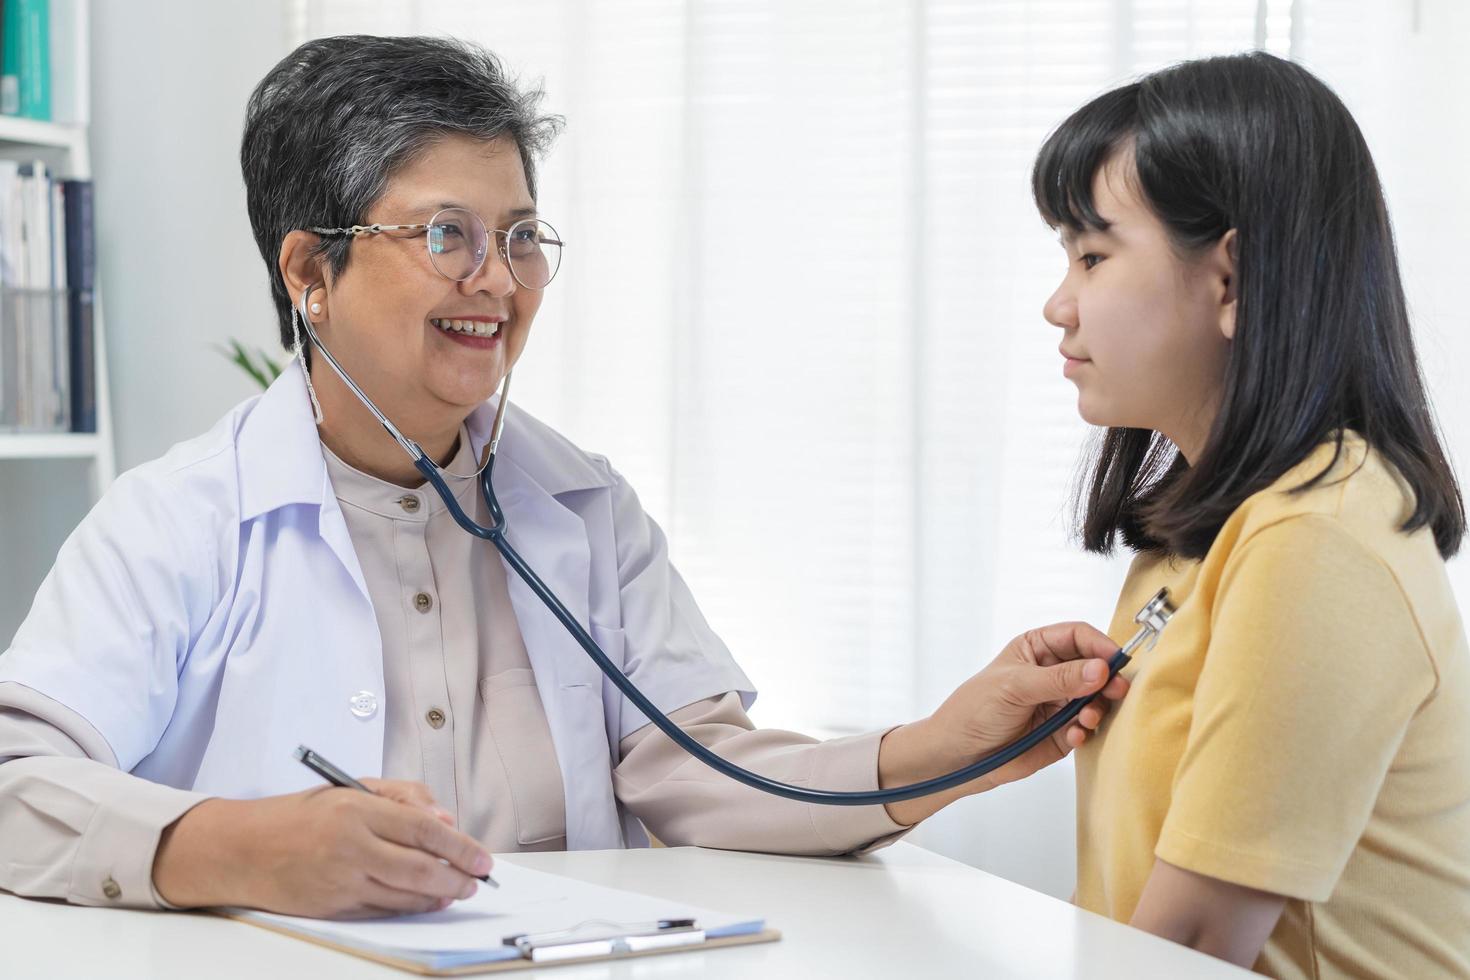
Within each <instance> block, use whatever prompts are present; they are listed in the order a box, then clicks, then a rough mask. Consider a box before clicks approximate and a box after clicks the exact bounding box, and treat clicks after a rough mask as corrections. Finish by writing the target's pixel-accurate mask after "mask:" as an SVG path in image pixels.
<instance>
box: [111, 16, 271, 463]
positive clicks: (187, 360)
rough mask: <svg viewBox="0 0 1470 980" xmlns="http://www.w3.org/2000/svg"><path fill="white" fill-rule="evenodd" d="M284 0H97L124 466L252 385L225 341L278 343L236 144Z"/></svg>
mask: <svg viewBox="0 0 1470 980" xmlns="http://www.w3.org/2000/svg"><path fill="white" fill-rule="evenodd" d="M281 11H282V5H281V4H278V3H197V2H188V0H129V2H127V3H112V2H102V3H94V4H93V5H92V18H93V21H92V59H93V62H92V84H93V92H92V119H93V124H92V169H93V172H94V174H95V179H96V185H97V236H98V241H97V249H98V257H99V261H100V268H99V273H100V276H101V280H100V285H101V289H102V292H103V297H104V302H105V303H106V316H107V333H108V338H107V339H108V345H109V349H108V352H107V357H108V367H109V369H110V371H111V382H112V405H113V412H114V419H115V431H116V434H117V462H118V469H119V470H120V471H121V470H125V469H127V468H129V467H131V466H135V465H137V464H138V463H141V462H144V461H145V460H148V459H152V458H153V457H155V456H158V455H159V454H160V453H162V452H163V451H164V450H165V449H167V448H168V447H169V446H170V445H172V444H173V443H175V442H178V441H179V440H181V439H185V438H188V437H190V436H193V435H196V434H198V433H200V432H203V431H204V430H205V429H207V428H208V427H209V425H210V424H211V423H212V422H214V420H215V419H217V418H219V417H220V415H222V414H224V412H225V411H226V410H227V409H228V408H229V407H230V406H231V405H233V404H234V403H236V402H237V401H239V400H240V399H242V398H244V397H246V396H247V395H249V394H251V393H252V388H251V383H250V382H249V380H248V379H247V378H245V376H244V375H243V374H241V373H240V371H239V370H238V369H237V368H235V367H233V366H232V365H230V364H229V363H228V362H227V361H226V360H225V359H224V358H223V357H221V356H220V355H218V354H217V353H215V352H214V351H213V350H212V345H214V344H218V343H222V342H224V340H225V339H226V338H228V337H231V336H234V337H239V338H241V339H242V340H244V341H246V342H247V343H251V344H256V345H259V346H263V347H267V348H268V349H270V350H271V351H272V352H273V353H279V347H278V345H277V342H276V341H275V339H274V337H275V317H274V315H273V314H272V312H271V307H270V302H269V298H268V293H267V285H266V282H267V281H266V277H265V266H264V264H263V263H262V262H261V260H260V257H259V253H258V252H257V251H256V248H255V243H254V241H253V239H252V238H251V236H250V224H249V222H248V221H247V219H246V216H245V193H244V186H243V184H242V182H241V179H240V165H239V161H238V157H237V154H238V150H239V145H240V129H241V125H242V123H243V120H244V109H245V100H246V98H247V96H248V95H249V93H250V90H251V88H252V87H254V85H255V83H256V82H258V81H259V80H260V78H261V77H262V76H263V75H264V74H265V72H266V71H267V70H268V69H269V68H270V67H271V66H272V65H273V64H275V62H277V61H278V60H280V58H281V57H282V56H284V55H285V53H286V32H285V27H284V23H283V15H282V12H281Z"/></svg>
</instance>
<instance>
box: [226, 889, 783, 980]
mask: <svg viewBox="0 0 1470 980" xmlns="http://www.w3.org/2000/svg"><path fill="white" fill-rule="evenodd" d="M495 868H496V877H497V878H498V879H499V880H500V882H501V888H500V889H499V890H498V891H495V892H490V891H489V890H488V889H481V890H480V891H479V892H478V893H477V894H476V895H475V896H474V897H473V898H470V899H467V900H465V901H462V902H459V903H456V904H455V905H452V906H450V907H449V909H446V910H444V911H443V912H435V913H429V914H427V915H420V916H404V917H400V918H395V919H378V920H368V921H358V922H339V921H330V920H319V919H304V918H299V917H294V916H284V915H275V914H273V913H267V912H256V911H251V910H246V909H216V910H214V911H215V913H216V914H218V915H222V916H225V917H226V918H231V919H235V920H237V921H240V922H244V923H247V924H249V925H253V926H256V927H258V928H262V929H267V930H269V931H271V932H276V933H280V934H282V935H285V936H290V937H292V938H294V939H301V940H304V941H306V942H309V943H312V944H314V945H317V946H325V947H326V948H328V949H334V950H337V951H338V952H343V953H348V954H351V955H353V956H358V957H361V958H363V959H367V960H372V961H373V962H376V963H382V964H384V965H385V966H392V967H396V968H398V969H400V970H405V971H407V972H409V973H414V974H418V975H420V976H467V975H470V974H480V973H500V972H505V971H510V970H526V969H536V968H542V967H547V966H555V965H560V964H568V965H570V964H575V963H587V962H594V961H597V960H613V959H625V958H630V957H636V956H660V955H668V954H676V953H681V952H693V951H696V950H706V949H723V948H725V947H729V946H745V945H750V944H754V943H769V942H775V941H777V940H779V939H780V938H781V934H780V932H778V931H777V930H775V929H770V928H767V927H766V923H765V920H764V919H763V918H759V917H755V916H740V915H730V914H728V913H723V912H716V911H714V910H712V909H705V908H699V907H696V906H692V905H687V904H684V903H679V902H670V901H667V900H665V899H659V898H654V897H652V896H649V895H643V894H639V893H636V892H628V891H622V890H620V889H615V888H606V887H604V886H601V885H593V884H588V883H586V882H583V881H578V880H576V879H573V878H567V877H564V876H561V875H553V874H548V873H546V872H542V871H534V870H532V869H530V868H523V867H520V866H518V865H515V864H512V863H510V862H508V861H501V862H497V863H496V866H495Z"/></svg>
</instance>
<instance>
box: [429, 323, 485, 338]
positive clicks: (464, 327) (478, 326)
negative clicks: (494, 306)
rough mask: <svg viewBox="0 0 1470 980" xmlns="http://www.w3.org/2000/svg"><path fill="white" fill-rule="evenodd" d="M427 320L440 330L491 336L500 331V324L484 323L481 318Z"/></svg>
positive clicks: (476, 335)
mask: <svg viewBox="0 0 1470 980" xmlns="http://www.w3.org/2000/svg"><path fill="white" fill-rule="evenodd" d="M429 322H430V323H432V324H433V325H434V326H436V327H438V328H439V329H440V330H449V331H453V332H454V333H465V334H470V335H472V336H475V337H493V336H495V335H496V334H497V333H499V332H500V324H498V323H486V322H484V321H482V320H447V319H431V320H430V321H429Z"/></svg>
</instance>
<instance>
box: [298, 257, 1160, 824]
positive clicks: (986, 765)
mask: <svg viewBox="0 0 1470 980" xmlns="http://www.w3.org/2000/svg"><path fill="white" fill-rule="evenodd" d="M315 288H316V286H315V285H312V286H308V287H307V288H306V290H305V291H304V292H303V293H302V294H301V302H300V304H299V305H298V307H297V311H296V312H297V315H298V316H299V317H300V319H301V322H302V323H303V324H304V325H305V326H306V332H307V334H308V335H309V336H310V337H311V343H312V345H313V346H314V347H315V348H316V349H317V350H319V351H321V353H322V356H323V357H325V358H326V359H327V363H328V364H329V365H331V368H332V370H333V371H335V372H336V374H337V376H338V377H339V378H341V379H342V381H343V383H344V384H346V385H347V387H348V389H349V390H350V391H351V392H352V393H353V394H354V395H356V396H357V398H358V400H359V401H361V402H362V404H363V405H364V406H365V407H366V408H367V410H368V411H369V412H371V413H372V414H373V417H374V418H376V419H377V420H378V422H379V423H381V424H382V426H383V428H384V429H386V430H387V432H388V434H389V435H390V436H392V437H393V440H394V441H395V442H397V443H398V445H400V446H402V447H403V451H404V452H406V453H408V455H409V457H410V458H411V459H412V460H413V464H414V466H415V467H416V468H417V469H418V471H419V472H420V473H422V474H423V476H424V479H425V480H427V481H428V482H429V484H430V485H431V486H433V488H434V490H435V492H436V493H438V494H439V497H440V499H442V500H443V501H444V506H445V507H446V508H448V510H449V513H450V514H451V515H452V516H453V517H454V521H455V523H456V524H458V525H459V526H460V527H462V528H464V529H465V530H466V531H467V532H469V533H470V534H473V535H474V536H475V537H477V538H484V539H485V540H486V541H489V542H490V543H491V544H493V545H494V546H495V548H496V550H497V551H499V552H500V554H501V557H503V558H504V559H505V561H506V564H508V565H510V567H511V568H512V569H514V570H515V573H516V574H517V575H519V576H520V577H521V579H522V580H523V581H524V582H525V583H526V585H528V586H529V587H530V589H531V591H532V592H534V593H536V596H537V597H538V598H539V599H540V600H541V601H542V602H543V603H544V604H545V605H546V608H547V609H549V610H550V611H551V614H552V615H553V616H555V617H556V618H557V621H558V622H560V623H561V625H562V626H563V627H564V628H565V629H566V631H567V632H568V633H570V634H571V636H572V638H573V639H574V640H576V641H577V643H578V645H580V646H581V647H582V649H583V650H584V651H586V653H587V656H589V657H591V658H592V662H593V663H595V664H597V666H598V668H599V669H600V670H601V671H602V673H603V674H604V675H605V676H606V677H607V679H608V680H610V681H612V682H613V685H614V686H616V687H617V689H618V690H619V691H621V692H622V693H623V696H624V697H626V698H627V699H628V700H629V701H631V702H633V704H634V706H635V707H637V708H638V710H639V711H641V712H643V714H644V715H645V716H646V717H647V718H648V720H649V721H651V722H652V723H653V724H655V725H657V726H658V728H659V730H660V731H662V732H663V733H664V734H665V735H667V736H668V737H669V738H670V739H672V740H673V741H674V742H675V743H676V744H677V745H678V746H679V747H680V748H681V749H683V750H684V751H685V752H687V753H689V754H690V755H692V756H693V757H694V758H696V759H698V760H699V761H700V762H703V763H704V764H705V765H707V766H709V767H710V768H711V769H714V770H715V771H716V772H719V773H723V774H724V775H726V776H728V777H730V778H731V779H733V780H735V781H736V782H739V783H744V784H745V785H746V786H750V787H752V788H754V789H758V790H760V791H761V792H763V793H770V794H771V795H773V796H782V797H785V798H786V799H788V800H798V801H800V802H803V803H825V804H828V805H832V806H870V805H873V804H878V803H898V802H901V801H903V800H912V799H915V798H916V797H920V796H929V795H931V794H933V793H940V792H943V791H944V790H947V789H952V788H954V787H956V786H960V785H963V784H965V783H968V782H970V781H971V780H972V779H977V778H979V777H980V776H984V775H985V774H987V773H989V772H991V771H993V770H995V769H999V768H1000V767H1001V766H1003V765H1005V764H1006V763H1008V762H1010V761H1011V760H1013V759H1015V758H1017V757H1019V756H1022V755H1025V754H1026V753H1027V752H1029V751H1030V750H1031V749H1032V748H1034V747H1035V746H1037V745H1038V744H1040V743H1041V742H1042V741H1043V740H1044V739H1048V738H1050V737H1051V736H1052V735H1054V734H1056V732H1058V731H1059V730H1060V729H1061V728H1062V727H1063V726H1065V725H1067V724H1068V723H1070V722H1071V721H1072V720H1073V719H1074V718H1076V717H1077V715H1078V713H1080V712H1081V711H1082V709H1083V708H1084V707H1086V706H1087V705H1088V704H1090V703H1091V702H1092V701H1093V699H1094V698H1096V697H1097V696H1098V694H1100V693H1101V690H1100V689H1099V691H1098V692H1096V693H1093V694H1090V695H1088V696H1087V697H1081V698H1075V699H1073V700H1072V701H1069V702H1067V704H1066V706H1065V707H1063V708H1062V709H1061V710H1060V711H1058V712H1057V713H1056V714H1054V715H1052V716H1051V717H1050V718H1048V719H1047V720H1046V721H1045V722H1044V723H1043V724H1042V725H1040V726H1039V727H1037V728H1035V729H1033V730H1032V731H1030V732H1028V733H1027V734H1026V735H1024V736H1022V737H1021V738H1019V739H1016V740H1015V741H1014V742H1011V743H1010V744H1009V745H1006V746H1005V747H1004V748H1001V749H997V750H996V751H995V752H992V753H991V754H989V755H987V756H985V757H984V758H983V759H980V760H979V761H977V762H973V763H971V764H970V765H968V766H965V767H964V768H963V769H956V770H955V771H954V772H951V773H949V774H947V775H944V776H935V777H934V778H932V779H926V780H923V781H922V782H917V783H911V784H910V785H908V786H895V787H893V788H891V789H878V790H861V791H838V790H822V789H808V788H807V787H804V786H793V785H791V784H790V783H783V782H779V781H777V780H774V779H767V778H766V777H765V776H761V775H759V774H757V773H753V772H751V771H750V770H748V769H742V768H741V767H740V766H737V765H735V764H734V763H732V762H730V761H728V760H726V759H722V758H720V757H719V756H718V755H716V754H715V753H713V752H711V751H710V750H709V749H707V748H705V747H704V746H703V745H701V744H699V743H698V742H697V741H695V740H694V739H693V738H691V737H690V736H689V735H688V734H686V733H685V732H684V730H683V729H681V728H680V727H679V726H678V725H676V724H675V723H674V722H672V721H670V720H669V717H668V716H667V715H665V714H664V713H663V712H662V711H660V710H659V709H658V708H657V707H656V706H655V705H654V703H653V702H652V701H650V700H648V698H647V697H646V696H645V695H644V694H643V692H642V691H640V690H638V687H637V685H635V684H634V683H633V682H632V681H630V680H629V679H628V678H627V677H626V676H624V674H623V672H622V671H621V670H619V669H618V667H617V665H616V664H614V663H613V662H612V661H611V660H609V659H608V656H607V654H605V653H603V652H602V648H601V647H599V646H598V645H597V641H596V640H594V639H593V638H592V636H591V635H590V634H589V633H588V632H587V631H586V630H585V629H583V628H582V624H581V623H579V622H577V618H576V617H575V616H573V615H572V614H571V612H569V611H568V610H567V607H566V606H564V605H563V604H562V602H561V600H560V599H558V598H557V597H556V594H555V593H554V592H552V591H551V589H549V588H548V587H547V586H546V583H544V582H542V581H541V578H540V576H538V575H537V574H536V573H535V572H534V571H532V570H531V567H530V566H529V565H527V564H526V562H525V559H523V558H522V557H521V556H520V555H519V554H518V553H517V552H516V550H515V549H514V548H512V547H511V545H510V542H509V541H507V540H506V539H505V527H506V522H505V514H504V513H502V512H501V509H500V502H499V501H498V500H497V499H496V497H495V486H494V483H493V481H492V479H491V477H492V475H493V473H494V471H495V450H496V448H497V447H498V446H499V444H500V433H501V429H502V428H503V427H504V425H505V409H506V406H507V405H509V403H510V402H509V394H510V372H509V371H507V372H506V374H505V379H504V381H503V382H502V383H501V389H500V404H499V405H498V406H497V407H496V410H495V423H494V425H493V426H492V427H491V430H490V442H489V444H488V445H487V446H486V448H485V457H484V460H483V463H482V465H481V468H480V471H479V479H480V493H481V494H483V495H484V498H485V504H486V506H487V507H488V508H489V510H490V519H491V520H492V521H493V522H494V523H492V524H491V525H490V526H489V527H486V526H485V525H483V524H480V523H477V522H476V521H475V520H473V519H472V518H471V517H470V516H469V515H468V514H466V513H465V512H464V508H462V507H461V506H460V505H459V501H458V500H456V499H455V496H454V493H453V491H451V490H450V489H449V486H448V484H446V483H445V482H444V477H443V475H442V471H441V470H440V469H439V466H438V465H437V464H435V462H434V461H433V460H432V459H430V458H429V457H428V455H427V454H425V453H424V451H423V450H422V449H420V448H419V446H418V443H416V442H414V441H413V440H412V439H409V438H407V437H405V436H404V435H403V433H401V432H399V431H398V427H397V426H395V425H394V424H393V423H392V422H390V421H389V420H388V417H387V416H386V415H384V414H383V413H382V412H380V411H379V410H378V407H377V406H376V405H374V404H373V402H372V399H371V398H369V397H368V396H367V394H366V393H365V392H364V391H363V390H362V389H361V388H359V387H358V386H357V383H356V382H354V381H353V380H352V378H351V377H349V376H348V374H347V372H346V370H344V369H343V367H342V365H341V364H339V363H338V362H337V358H335V357H333V356H332V352H331V351H329V350H328V349H327V348H326V345H324V344H323V343H322V342H321V338H319V337H318V336H317V334H316V329H315V328H314V327H313V326H312V323H311V318H310V317H309V316H307V313H306V311H307V302H306V301H307V297H308V296H310V295H311V291H312V290H313V289H315ZM298 361H299V363H300V365H301V370H302V372H303V373H305V372H306V362H305V359H304V358H301V357H298ZM307 384H308V386H309V385H310V377H309V376H308V380H307ZM313 401H315V394H313ZM318 420H320V419H318ZM1173 615H1174V606H1173V604H1172V603H1171V602H1170V601H1169V590H1168V589H1160V590H1159V591H1158V593H1157V594H1156V595H1155V596H1154V597H1153V598H1152V599H1150V600H1149V601H1148V603H1147V604H1146V605H1145V606H1144V607H1143V608H1142V609H1141V610H1139V612H1138V615H1136V616H1134V617H1133V621H1134V622H1135V623H1138V624H1139V629H1138V632H1137V633H1134V634H1133V638H1132V639H1131V640H1129V641H1128V643H1127V644H1126V645H1125V646H1123V647H1122V648H1121V649H1120V650H1118V652H1117V653H1115V654H1113V656H1112V657H1111V658H1109V660H1108V678H1109V679H1111V678H1112V677H1113V675H1115V674H1117V673H1118V671H1120V670H1122V669H1123V668H1124V667H1125V666H1127V664H1128V662H1129V661H1130V660H1131V659H1132V658H1133V652H1134V651H1135V650H1137V649H1138V648H1139V647H1140V646H1141V645H1143V644H1144V643H1148V644H1149V647H1150V649H1152V647H1153V644H1154V643H1155V642H1157V640H1158V636H1159V634H1160V633H1161V632H1163V629H1164V627H1165V626H1166V625H1168V622H1169V619H1170V617H1172V616H1173Z"/></svg>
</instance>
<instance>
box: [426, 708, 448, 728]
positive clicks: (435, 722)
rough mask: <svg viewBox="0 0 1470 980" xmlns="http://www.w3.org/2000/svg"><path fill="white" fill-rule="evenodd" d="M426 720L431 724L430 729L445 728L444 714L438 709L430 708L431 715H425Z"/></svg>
mask: <svg viewBox="0 0 1470 980" xmlns="http://www.w3.org/2000/svg"><path fill="white" fill-rule="evenodd" d="M424 720H425V721H427V722H428V723H429V727H430V728H443V727H444V712H442V711H440V710H439V709H438V708H430V709H429V713H428V714H426V715H424Z"/></svg>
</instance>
